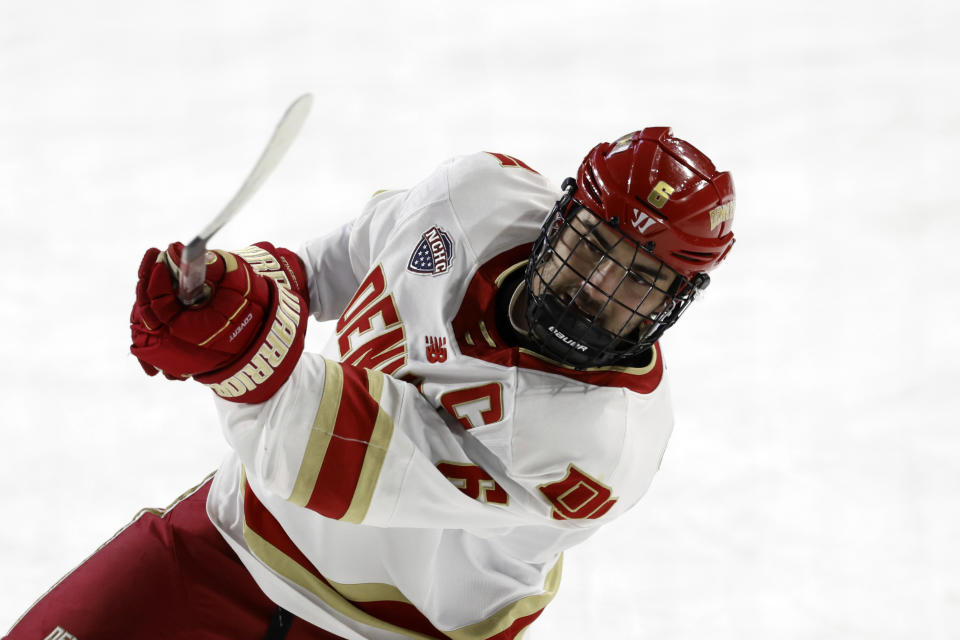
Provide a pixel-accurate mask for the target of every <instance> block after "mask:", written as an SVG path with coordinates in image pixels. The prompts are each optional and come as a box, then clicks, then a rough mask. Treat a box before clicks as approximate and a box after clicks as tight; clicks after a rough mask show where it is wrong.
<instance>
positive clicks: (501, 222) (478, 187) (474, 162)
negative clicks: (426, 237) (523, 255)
mask: <svg viewBox="0 0 960 640" xmlns="http://www.w3.org/2000/svg"><path fill="white" fill-rule="evenodd" d="M446 182H447V184H446V186H447V194H448V197H449V205H450V208H451V209H452V212H453V215H454V217H455V218H456V219H457V221H458V224H459V225H460V227H461V228H462V229H463V232H464V234H465V237H466V238H467V240H468V242H469V244H470V245H471V246H472V248H473V249H474V251H475V254H476V256H477V258H478V259H479V260H480V261H481V262H483V261H485V260H487V259H488V258H490V257H492V256H494V255H496V254H497V253H499V252H501V251H503V250H505V249H507V248H510V247H513V246H516V245H517V244H522V243H524V242H531V241H532V240H533V238H535V237H536V233H537V230H538V229H539V228H540V225H541V224H542V222H543V219H544V217H545V216H546V215H547V213H548V212H549V211H550V209H551V208H552V207H553V204H554V202H556V200H557V199H558V197H559V189H557V188H556V187H555V186H554V185H553V184H552V183H551V182H550V180H548V179H547V178H546V177H544V176H543V175H541V174H539V173H537V172H536V171H535V170H534V169H532V168H531V167H530V166H529V165H528V164H526V163H525V162H523V161H522V160H519V159H517V158H516V157H514V156H510V155H507V154H504V153H491V152H485V151H484V152H478V153H474V154H470V155H466V156H459V157H457V158H454V159H452V160H451V161H449V163H448V164H447V165H446Z"/></svg>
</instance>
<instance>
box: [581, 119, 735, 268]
mask: <svg viewBox="0 0 960 640" xmlns="http://www.w3.org/2000/svg"><path fill="white" fill-rule="evenodd" d="M573 199H574V201H576V202H578V203H579V204H581V205H583V206H584V207H586V208H587V209H589V210H590V211H592V212H593V213H595V214H596V215H598V216H599V217H601V218H603V219H604V220H605V221H606V222H607V223H608V224H610V225H611V226H613V227H616V228H617V230H618V231H620V232H621V233H623V234H624V235H626V236H627V237H629V238H631V239H633V240H635V241H636V242H637V243H638V244H640V245H645V246H646V245H648V244H649V243H650V242H653V243H654V244H653V245H651V246H650V248H649V249H650V252H651V253H653V254H654V255H655V256H656V257H658V258H659V259H660V260H663V262H665V263H666V264H667V266H668V267H670V268H671V269H673V270H674V271H676V272H677V273H679V274H680V275H682V276H684V277H686V278H692V277H693V276H694V275H696V274H698V273H706V272H708V271H710V270H712V269H713V268H714V267H716V266H717V265H718V264H719V263H720V261H721V260H723V259H724V258H725V257H726V256H727V253H729V252H730V248H731V247H732V246H733V243H734V238H733V230H732V229H731V221H732V220H733V213H734V208H735V206H736V205H735V194H734V190H733V179H732V178H731V177H730V174H729V173H727V172H726V171H723V172H720V171H717V168H716V167H715V166H714V165H713V163H712V162H711V161H710V159H709V158H707V156H705V155H704V154H703V153H702V152H700V151H699V150H698V149H697V148H696V147H694V146H693V145H692V144H690V143H689V142H686V141H685V140H681V139H679V138H674V137H673V134H672V132H671V130H670V128H669V127H647V128H646V129H643V130H641V131H635V132H633V133H629V134H627V135H625V136H623V137H621V138H620V139H618V140H617V141H616V142H601V143H600V144H598V145H597V146H596V147H594V148H593V149H591V150H590V152H589V153H588V154H587V156H586V157H585V158H584V159H583V162H582V163H581V164H580V169H579V170H578V171H577V191H576V194H575V195H574V197H573Z"/></svg>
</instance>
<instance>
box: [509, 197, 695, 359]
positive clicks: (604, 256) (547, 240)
mask: <svg viewBox="0 0 960 640" xmlns="http://www.w3.org/2000/svg"><path fill="white" fill-rule="evenodd" d="M576 186H577V185H576V181H575V180H574V179H573V178H567V179H566V180H565V181H564V182H563V190H564V192H565V193H564V195H563V197H562V198H561V199H560V200H559V201H558V202H557V203H556V204H555V205H554V207H553V209H552V210H551V212H550V215H549V216H547V219H546V221H545V222H544V224H543V227H542V228H541V229H540V235H539V236H538V238H537V241H536V243H535V244H534V247H533V253H532V256H531V259H530V263H529V264H528V265H527V269H526V274H525V277H526V287H527V292H528V301H527V311H526V318H527V323H528V325H529V329H530V335H531V337H532V338H533V339H534V341H535V342H536V343H537V345H538V346H539V348H540V349H539V350H540V351H541V352H542V354H543V355H545V356H547V357H549V358H551V359H552V360H555V361H557V362H559V363H561V364H565V365H570V366H572V367H574V368H577V369H584V368H587V367H597V366H605V365H611V364H616V363H618V362H622V364H623V365H624V366H627V365H629V363H630V360H631V359H633V358H634V357H635V356H639V355H640V354H641V353H643V352H644V351H646V350H647V349H648V348H650V346H651V345H652V344H653V343H654V342H656V341H657V340H658V339H659V338H660V336H661V335H663V332H664V331H666V330H667V329H668V328H670V327H671V326H673V324H674V323H675V322H676V321H677V319H679V318H680V316H681V314H682V313H683V312H684V311H685V310H686V308H687V307H688V306H689V305H690V303H691V302H692V301H693V299H694V297H695V296H696V294H697V293H698V292H699V291H701V290H702V289H704V288H706V286H707V284H708V283H709V277H708V276H707V275H706V274H698V275H697V276H696V277H695V278H694V279H693V280H692V281H691V280H689V279H687V278H684V277H682V276H680V275H679V274H676V275H675V279H674V280H673V282H672V283H671V284H670V285H669V287H668V288H667V289H661V288H658V287H657V286H655V285H654V284H652V283H653V282H654V281H655V278H654V277H650V276H642V275H640V274H638V273H636V272H635V271H632V270H631V266H632V265H633V260H634V258H635V257H636V256H637V255H638V254H640V253H641V252H643V253H644V254H645V255H647V256H649V257H651V258H653V260H655V261H656V264H657V265H659V266H658V267H657V268H658V275H659V274H660V273H666V272H670V273H673V272H672V270H671V269H670V268H669V267H667V266H666V265H665V264H664V263H663V261H661V260H660V259H659V258H657V257H656V256H654V254H653V253H652V251H653V249H654V248H655V247H654V243H652V242H651V243H647V244H646V245H644V246H639V245H637V244H636V243H635V242H634V241H633V240H631V239H629V238H627V237H626V236H624V235H622V234H621V233H620V232H619V231H616V227H615V226H612V225H610V224H609V223H607V222H605V221H603V220H602V219H601V218H600V217H599V216H596V215H595V214H594V216H593V218H594V220H591V221H586V220H584V219H582V218H581V219H578V222H577V225H574V224H572V222H573V220H574V219H575V218H576V217H575V216H573V215H570V214H571V212H573V211H576V210H577V208H578V207H579V206H582V205H580V203H578V202H576V201H575V200H574V199H573V196H574V193H575V191H576ZM574 205H576V206H574ZM601 225H605V226H606V228H609V229H613V230H615V231H616V237H617V240H616V244H614V245H613V246H608V247H605V248H604V247H600V246H598V245H597V243H596V242H595V241H594V240H593V239H592V238H591V237H588V236H590V234H591V232H592V231H593V230H594V229H595V228H597V227H599V226H601ZM578 227H579V228H578ZM561 236H563V237H564V238H566V239H568V241H569V239H570V238H573V243H574V244H573V245H572V246H571V245H570V244H566V246H565V250H566V252H567V257H566V258H564V257H563V255H562V254H561V253H560V252H559V251H558V250H557V245H558V243H560V242H561ZM594 237H595V236H594ZM621 244H623V245H624V246H627V247H629V248H630V249H631V253H630V254H629V255H632V256H633V258H631V259H630V261H629V263H628V264H623V263H622V262H621V261H618V260H616V259H615V258H614V257H613V256H612V255H611V254H612V253H613V250H614V249H615V248H616V247H618V246H620V245H621ZM621 253H622V254H623V255H628V254H627V253H626V252H623V251H622V250H621ZM578 254H581V255H582V254H586V255H591V256H594V259H593V260H592V261H591V262H592V263H593V264H592V265H591V264H589V263H584V261H583V260H582V258H580V259H576V260H574V259H573V256H574V255H578ZM605 261H612V262H613V263H614V264H616V265H618V267H619V271H620V272H622V275H621V277H620V281H619V283H617V284H616V286H615V287H614V288H613V289H614V290H613V294H612V295H607V294H606V293H604V292H600V289H599V288H598V287H596V286H594V285H593V284H589V282H590V281H591V278H593V277H594V276H595V274H596V273H597V271H598V269H600V268H601V265H603V264H604V262H605ZM623 262H626V260H624V261H623ZM550 269H554V270H553V272H552V274H549V275H547V274H548V273H549V271H550ZM561 273H565V276H566V280H567V282H563V280H564V278H558V276H560V274H561ZM571 273H572V274H575V276H576V277H575V278H574V279H575V280H578V281H579V283H578V284H577V285H573V286H571V284H570V280H571V277H570V274H571ZM631 278H632V279H634V280H635V282H634V283H628V286H634V287H635V286H637V285H638V284H640V285H642V286H649V288H648V289H647V291H646V293H644V294H643V296H642V299H640V301H639V302H636V303H635V304H633V305H632V306H629V305H628V304H625V303H624V301H622V300H620V299H618V295H617V294H618V293H619V292H620V291H621V288H622V287H623V285H624V282H625V281H626V280H627V279H631ZM586 287H591V288H592V289H594V290H595V291H597V292H600V293H599V294H598V293H594V292H591V294H590V295H589V296H588V295H586V294H585V293H584V290H585V288H586ZM641 288H642V287H641ZM655 291H656V292H658V295H662V296H664V300H663V303H662V304H659V305H657V307H656V309H655V310H653V311H648V312H647V313H642V312H641V311H640V308H641V307H642V306H643V305H644V302H645V301H646V300H647V298H648V297H649V296H650V295H652V294H653V292H655ZM537 292H539V293H537ZM601 294H602V295H601ZM601 301H602V302H601ZM618 307H619V308H620V310H621V312H622V311H623V310H626V311H628V312H629V313H623V314H622V315H623V316H624V317H625V318H626V320H624V321H623V323H622V324H621V326H619V328H617V327H610V328H605V327H604V326H603V317H604V316H607V315H610V313H611V312H614V311H615V309H616V308H618ZM638 320H639V324H637V321H638Z"/></svg>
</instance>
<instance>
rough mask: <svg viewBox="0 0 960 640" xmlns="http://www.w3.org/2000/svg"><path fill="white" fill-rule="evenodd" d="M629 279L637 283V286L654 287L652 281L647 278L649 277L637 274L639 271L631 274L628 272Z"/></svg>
mask: <svg viewBox="0 0 960 640" xmlns="http://www.w3.org/2000/svg"><path fill="white" fill-rule="evenodd" d="M627 277H628V278H630V279H631V280H632V281H633V282H635V283H637V284H642V285H646V286H648V287H652V286H654V285H653V283H652V282H650V280H649V279H648V278H647V276H645V275H643V274H642V273H639V272H637V271H630V272H628V276H627Z"/></svg>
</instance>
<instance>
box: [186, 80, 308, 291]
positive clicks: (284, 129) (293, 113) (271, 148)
mask: <svg viewBox="0 0 960 640" xmlns="http://www.w3.org/2000/svg"><path fill="white" fill-rule="evenodd" d="M312 105H313V96H312V95H310V94H309V93H307V94H304V95H302V96H300V97H299V98H297V99H296V100H294V101H293V104H291V105H290V106H289V107H287V110H286V112H285V113H284V114H283V117H282V118H280V122H278V123H277V126H276V128H275V129H274V131H273V135H272V136H270V140H269V141H268V142H267V146H266V147H265V148H264V149H263V152H262V153H261V154H260V158H259V159H258V160H257V164H255V165H254V166H253V169H252V170H251V171H250V174H249V175H248V176H247V179H246V180H244V181H243V184H242V185H241V186H240V189H239V190H238V191H237V193H236V194H234V196H233V198H231V199H230V202H228V203H227V205H226V206H225V207H224V208H223V210H221V211H220V213H218V214H217V217H215V218H214V219H213V220H211V221H210V223H209V224H208V225H207V226H205V227H204V228H203V230H202V231H201V232H200V233H199V234H198V235H197V236H196V237H195V238H194V239H193V240H191V241H190V243H189V244H188V245H186V246H185V247H184V248H183V254H182V255H181V256H180V273H179V283H180V287H179V291H178V293H177V298H179V300H180V302H182V303H183V304H185V305H192V304H198V303H199V302H201V301H202V300H203V298H204V297H205V295H206V292H205V291H204V286H203V280H204V276H206V273H207V265H206V262H205V255H206V253H207V242H208V241H209V240H210V238H212V237H213V235H214V234H215V233H216V232H217V231H219V230H220V229H221V228H223V226H224V225H225V224H227V223H228V222H229V221H230V220H231V219H232V218H233V216H235V215H236V213H237V211H239V210H240V208H241V207H243V205H245V204H246V203H247V201H249V200H250V198H251V197H253V194H255V193H256V192H257V191H258V190H259V189H260V186H261V185H262V184H263V182H264V181H265V180H266V179H267V177H268V176H269V175H270V174H271V173H272V172H273V170H274V169H275V168H276V167H277V165H278V164H280V161H281V160H282V159H283V156H284V155H286V153H287V150H288V149H289V148H290V145H292V144H293V141H294V140H295V139H296V137H297V134H298V133H300V129H301V128H302V127H303V123H304V121H306V119H307V115H309V113H310V107H311V106H312Z"/></svg>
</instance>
